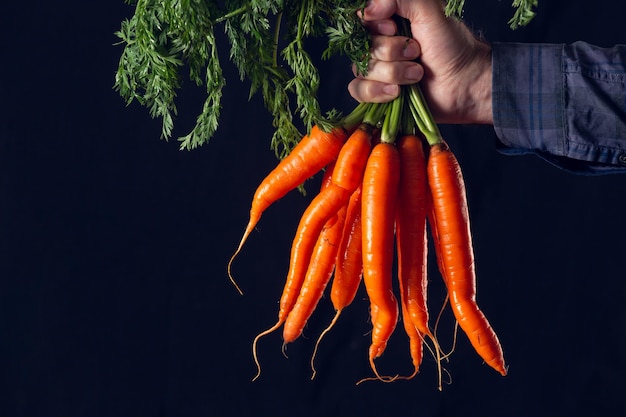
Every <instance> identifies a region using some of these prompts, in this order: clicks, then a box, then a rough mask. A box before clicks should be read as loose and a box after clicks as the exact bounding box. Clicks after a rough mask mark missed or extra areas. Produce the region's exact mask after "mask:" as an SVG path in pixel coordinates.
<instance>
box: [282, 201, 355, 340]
mask: <svg viewBox="0 0 626 417" xmlns="http://www.w3.org/2000/svg"><path fill="white" fill-rule="evenodd" d="M346 210H347V205H346V206H344V207H342V208H340V209H339V211H338V212H337V215H336V216H335V217H334V218H332V219H330V220H329V221H328V222H326V225H325V226H324V229H323V230H322V232H321V233H320V235H319V238H318V239H317V243H316V244H315V249H314V251H313V256H312V257H311V261H310V262H309V267H308V269H307V272H306V276H305V279H304V282H303V284H302V288H301V289H300V293H299V294H298V298H297V299H296V303H295V304H294V306H293V309H291V311H290V312H289V314H288V315H287V319H286V320H285V324H284V327H283V340H284V342H285V343H290V342H293V341H294V340H296V339H297V338H298V337H299V336H300V335H301V334H302V330H303V329H304V326H305V325H306V323H307V321H308V319H309V318H310V317H311V315H312V314H313V311H314V310H315V307H317V303H318V302H319V300H320V299H321V298H322V295H323V294H324V289H325V288H326V285H327V284H328V281H330V278H331V276H332V274H333V270H334V268H335V261H336V260H337V250H338V248H339V242H340V239H341V233H342V232H343V226H344V223H345V218H346Z"/></svg>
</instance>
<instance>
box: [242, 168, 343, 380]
mask: <svg viewBox="0 0 626 417" xmlns="http://www.w3.org/2000/svg"><path fill="white" fill-rule="evenodd" d="M334 166H335V162H331V163H330V164H329V165H328V167H326V171H325V172H324V178H323V179H322V186H321V189H322V191H323V190H325V189H326V188H328V187H329V186H330V185H331V176H332V172H333V168H334ZM299 291H300V283H299V282H296V281H294V280H287V282H286V283H285V286H284V287H283V295H282V296H281V302H280V305H279V310H278V320H276V323H274V325H273V326H271V327H270V328H268V329H267V330H264V331H262V332H261V333H259V334H258V335H257V336H256V337H255V338H254V340H253V342H252V356H253V357H254V362H255V364H256V366H257V374H256V375H255V377H254V378H253V379H252V380H253V381H254V380H256V379H257V378H258V377H259V376H260V375H261V365H260V363H259V359H258V356H257V345H258V343H259V339H260V338H261V337H263V336H266V335H268V334H270V333H273V332H274V331H276V330H277V329H278V328H279V327H280V326H282V325H283V323H284V322H285V320H286V318H287V315H288V314H289V311H290V310H291V306H288V305H287V304H286V303H285V302H284V301H283V299H285V298H286V297H287V296H286V294H297V293H298V292H299Z"/></svg>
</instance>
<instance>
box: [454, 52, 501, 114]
mask: <svg viewBox="0 0 626 417" xmlns="http://www.w3.org/2000/svg"><path fill="white" fill-rule="evenodd" d="M468 75H469V77H468V78H467V79H466V82H467V84H466V85H467V87H466V94H465V100H466V101H465V103H460V105H461V106H462V107H461V108H462V109H464V113H465V114H462V123H464V124H493V109H492V100H491V93H492V79H493V72H492V64H491V46H489V45H488V44H485V43H482V42H481V43H480V46H479V47H478V48H477V55H476V59H475V60H474V63H473V68H472V70H471V71H470V72H469V74H468Z"/></svg>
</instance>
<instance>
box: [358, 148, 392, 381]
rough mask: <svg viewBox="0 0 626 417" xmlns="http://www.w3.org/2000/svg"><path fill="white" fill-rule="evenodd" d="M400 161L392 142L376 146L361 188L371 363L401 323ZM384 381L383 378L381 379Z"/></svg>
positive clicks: (364, 279)
mask: <svg viewBox="0 0 626 417" xmlns="http://www.w3.org/2000/svg"><path fill="white" fill-rule="evenodd" d="M399 177H400V158H399V156H398V150H397V149H396V147H395V146H394V145H393V144H391V143H386V142H381V143H379V144H377V145H375V146H374V148H373V149H372V153H371V155H370V157H369V159H368V161H367V167H366V169H365V175H364V177H363V185H362V187H363V188H362V202H361V208H362V213H361V216H362V235H363V243H362V244H363V282H364V283H365V288H366V290H367V295H368V297H369V299H370V315H371V319H372V327H373V329H372V342H371V345H370V348H369V360H370V365H371V367H372V370H373V371H374V373H375V374H376V376H377V377H378V378H381V377H380V375H379V374H378V371H377V370H376V367H375V364H374V359H375V358H377V357H379V356H380V355H382V353H383V352H384V350H385V348H386V346H387V342H388V340H389V338H390V337H391V334H392V333H393V331H394V329H395V326H396V323H397V321H398V315H399V312H398V303H397V300H396V297H395V296H394V294H393V291H392V265H393V259H394V258H393V254H394V253H393V252H394V228H393V227H394V217H395V210H396V199H397V195H398V183H399V179H400V178H399ZM381 379H382V378H381Z"/></svg>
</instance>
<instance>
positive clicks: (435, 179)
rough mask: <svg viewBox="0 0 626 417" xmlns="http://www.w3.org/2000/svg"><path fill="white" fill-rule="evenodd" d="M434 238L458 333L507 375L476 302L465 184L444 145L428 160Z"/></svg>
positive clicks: (432, 150)
mask: <svg viewBox="0 0 626 417" xmlns="http://www.w3.org/2000/svg"><path fill="white" fill-rule="evenodd" d="M427 172H428V182H429V185H430V189H431V194H432V204H433V215H434V223H435V227H436V233H435V236H436V238H437V239H438V241H436V242H435V244H436V245H438V246H439V250H438V254H439V256H440V257H441V267H442V269H443V275H444V282H445V284H446V287H447V289H448V294H449V297H450V305H451V307H452V310H453V312H454V315H455V317H456V319H457V321H458V323H459V326H460V327H461V329H462V330H463V331H464V332H465V334H466V335H467V336H468V338H469V340H470V342H471V344H472V346H473V347H474V349H475V350H476V352H477V353H478V354H479V355H480V356H481V357H482V358H483V359H484V360H485V362H486V363H487V364H488V365H489V366H491V367H492V368H494V369H495V370H496V371H498V372H500V374H502V375H506V373H507V369H506V365H505V363H504V356H503V352H502V347H501V345H500V341H499V340H498V337H497V335H496V333H495V331H494V330H493V328H492V327H491V325H490V324H489V322H488V320H487V318H486V317H485V315H484V314H483V312H482V311H481V310H480V308H479V307H478V304H477V302H476V271H475V267H474V250H473V246H472V237H471V231H470V223H469V212H468V207H467V196H466V192H465V183H464V180H463V175H462V173H461V169H460V166H459V163H458V161H457V159H456V157H455V155H454V154H453V153H452V151H451V150H450V148H448V146H447V145H446V144H445V143H439V144H435V145H432V146H431V148H430V153H429V157H428V165H427Z"/></svg>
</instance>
